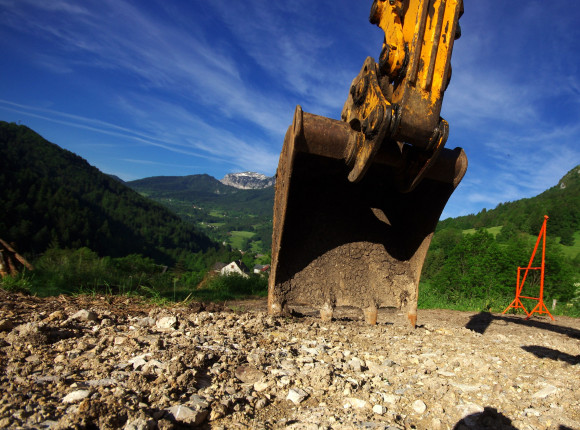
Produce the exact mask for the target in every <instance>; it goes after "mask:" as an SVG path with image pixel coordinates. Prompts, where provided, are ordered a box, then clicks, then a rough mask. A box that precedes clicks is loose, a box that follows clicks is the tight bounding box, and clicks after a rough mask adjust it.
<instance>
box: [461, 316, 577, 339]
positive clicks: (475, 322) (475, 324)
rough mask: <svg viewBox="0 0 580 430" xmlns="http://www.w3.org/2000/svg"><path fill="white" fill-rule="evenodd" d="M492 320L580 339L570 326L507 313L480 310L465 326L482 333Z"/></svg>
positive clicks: (575, 330)
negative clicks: (495, 313) (497, 313)
mask: <svg viewBox="0 0 580 430" xmlns="http://www.w3.org/2000/svg"><path fill="white" fill-rule="evenodd" d="M493 321H505V322H507V323H513V324H520V325H525V326H528V327H535V328H539V329H542V330H549V331H553V332H555V333H560V334H563V335H566V336H568V337H571V338H573V339H580V330H577V329H575V328H572V327H563V326H560V325H556V324H553V323H548V322H544V321H538V320H534V319H529V320H527V319H525V318H523V317H517V316H509V315H494V314H491V313H489V312H480V313H478V314H476V315H473V316H472V317H471V318H470V319H469V322H468V323H467V324H466V325H465V328H467V329H469V330H473V331H475V332H477V333H481V334H484V333H485V331H486V330H487V328H488V327H489V326H490V324H491V323H492V322H493Z"/></svg>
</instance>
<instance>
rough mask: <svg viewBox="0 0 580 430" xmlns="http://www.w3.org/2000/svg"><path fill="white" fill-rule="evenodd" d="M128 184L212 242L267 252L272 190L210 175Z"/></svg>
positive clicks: (159, 178)
mask: <svg viewBox="0 0 580 430" xmlns="http://www.w3.org/2000/svg"><path fill="white" fill-rule="evenodd" d="M127 185H128V186H129V187H131V188H133V189H134V190H135V191H138V192H139V193H140V194H142V195H143V196H146V197H148V198H150V199H153V200H155V201H156V202H158V203H161V204H162V205H164V206H166V207H167V208H169V209H171V210H172V211H173V212H175V213H177V214H179V215H180V216H181V217H182V218H184V219H186V220H188V221H190V222H193V223H195V225H196V226H198V228H200V229H202V231H203V232H204V233H205V234H207V235H208V236H210V237H211V238H212V239H213V240H216V241H219V242H229V243H230V244H231V245H232V246H233V247H234V248H236V249H243V250H250V249H251V250H253V251H254V252H260V253H268V252H269V251H270V248H271V244H272V208H273V203H274V187H268V188H264V189H254V190H246V189H239V188H235V187H232V186H229V185H224V184H222V183H221V182H220V181H218V180H217V179H215V178H213V177H212V176H209V175H190V176H156V177H151V178H145V179H139V180H137V181H130V182H127Z"/></svg>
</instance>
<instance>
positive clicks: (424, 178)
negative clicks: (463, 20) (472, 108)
mask: <svg viewBox="0 0 580 430" xmlns="http://www.w3.org/2000/svg"><path fill="white" fill-rule="evenodd" d="M462 8H463V2H462V0H375V1H374V2H373V6H372V8H371V16H370V20H371V23H374V24H377V25H378V26H379V27H381V28H382V29H383V30H384V32H385V41H384V43H383V50H382V52H381V55H380V59H379V64H378V65H377V64H376V63H375V61H374V60H373V59H372V58H370V57H369V58H367V59H366V60H365V62H364V64H363V67H362V69H361V71H360V73H359V74H358V76H357V77H355V79H354V80H353V81H352V84H351V87H350V90H349V93H348V97H347V101H346V103H345V105H344V107H343V111H342V115H341V118H342V121H335V120H332V119H329V118H325V117H321V116H317V115H313V114H310V113H307V112H303V111H302V109H301V108H300V106H298V107H297V108H296V111H295V114H294V121H293V123H292V125H291V126H290V127H289V128H288V131H287V133H286V136H285V138H284V146H283V148H282V152H281V154H280V161H279V164H278V171H277V179H276V196H275V203H274V220H273V223H274V230H273V236H272V266H271V273H270V279H269V284H268V310H269V312H270V313H273V314H282V313H284V312H287V311H288V309H289V307H290V306H292V305H293V304H294V305H301V304H306V305H311V306H316V307H318V309H319V310H320V316H321V318H322V319H325V320H328V319H331V318H332V315H333V310H334V309H335V307H337V306H354V307H358V308H360V309H362V310H363V313H364V315H365V319H366V320H367V321H368V322H369V323H370V324H375V323H376V317H377V310H378V309H379V308H381V307H387V306H394V307H397V308H401V309H405V310H406V311H407V315H408V317H409V320H410V321H411V324H412V325H415V323H416V319H417V300H418V285H419V279H420V275H421V269H422V267H423V262H424V260H425V256H426V253H427V250H428V248H429V244H430V242H431V237H432V235H433V232H434V230H435V226H436V224H437V221H438V219H439V217H440V215H441V213H442V211H443V208H444V207H445V204H446V203H447V200H448V199H449V197H450V196H451V194H452V193H453V190H454V189H455V188H456V187H457V185H458V184H459V182H460V181H461V178H462V177H463V175H464V174H465V171H466V169H467V158H466V156H465V153H464V152H463V150H462V149H461V148H456V149H455V150H449V149H446V148H444V146H445V143H446V140H447V136H448V133H449V126H448V124H447V122H446V121H445V120H444V119H442V118H440V117H439V113H440V110H441V103H442V99H443V93H444V91H445V89H446V87H447V83H448V81H449V76H450V73H451V66H450V57H451V52H452V48H453V40H454V39H455V38H456V35H457V33H458V23H457V21H458V19H459V16H460V14H461V13H462Z"/></svg>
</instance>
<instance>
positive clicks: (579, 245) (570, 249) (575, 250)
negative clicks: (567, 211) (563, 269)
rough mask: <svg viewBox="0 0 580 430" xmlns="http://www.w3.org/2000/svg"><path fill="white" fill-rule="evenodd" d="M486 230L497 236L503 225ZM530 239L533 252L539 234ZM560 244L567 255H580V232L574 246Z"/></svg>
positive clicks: (469, 232)
mask: <svg viewBox="0 0 580 430" xmlns="http://www.w3.org/2000/svg"><path fill="white" fill-rule="evenodd" d="M486 230H487V231H488V232H489V233H491V234H493V237H496V236H497V235H498V234H499V232H500V231H501V226H497V227H490V228H486ZM475 231H476V230H475V229H474V228H470V229H467V230H463V234H473V233H475ZM538 233H539V232H538ZM549 234H550V231H549V230H548V235H549ZM528 239H529V242H530V244H531V246H532V248H531V249H530V252H532V250H533V246H534V244H535V243H536V240H537V239H538V236H532V235H529V238H528ZM558 240H560V239H558ZM560 246H561V248H562V252H563V253H564V255H565V256H566V257H569V258H574V257H576V256H577V255H579V254H580V232H578V231H577V232H576V233H574V245H572V246H566V245H560Z"/></svg>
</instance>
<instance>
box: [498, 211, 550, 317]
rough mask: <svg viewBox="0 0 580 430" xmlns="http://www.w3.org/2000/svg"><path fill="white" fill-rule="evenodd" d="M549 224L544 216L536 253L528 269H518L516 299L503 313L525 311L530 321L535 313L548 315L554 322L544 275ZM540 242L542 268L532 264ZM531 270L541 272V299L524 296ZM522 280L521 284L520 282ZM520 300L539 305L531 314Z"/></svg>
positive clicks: (533, 253)
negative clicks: (545, 299)
mask: <svg viewBox="0 0 580 430" xmlns="http://www.w3.org/2000/svg"><path fill="white" fill-rule="evenodd" d="M547 222H548V216H547V215H544V223H543V224H542V228H541V229H540V234H539V235H538V240H536V246H535V247H534V252H532V256H531V258H530V262H529V263H528V266H527V267H518V272H517V275H518V278H517V281H516V298H515V299H514V300H513V301H512V302H511V304H510V305H509V306H508V307H507V308H506V309H505V311H503V312H502V313H504V314H505V313H506V312H507V311H508V309H510V308H514V309H523V311H524V312H525V313H526V315H527V317H526V319H529V318H530V317H531V316H532V315H533V314H534V313H538V314H540V315H541V314H548V315H549V316H550V318H552V321H554V317H553V316H552V314H551V313H550V311H549V310H548V308H547V307H546V305H545V304H544V273H545V269H546V224H547ZM540 240H542V265H541V266H540V267H532V263H533V262H534V257H535V256H536V251H537V250H538V245H539V244H540ZM522 270H524V276H523V278H521V271H522ZM530 270H540V296H539V297H530V296H522V295H521V294H522V289H523V288H524V283H525V282H526V278H527V276H528V271H530ZM520 279H521V282H520ZM520 299H530V300H537V301H538V304H537V305H536V306H535V307H534V309H532V311H531V312H528V310H527V309H526V307H525V306H524V304H523V303H522V301H521V300H520Z"/></svg>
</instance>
